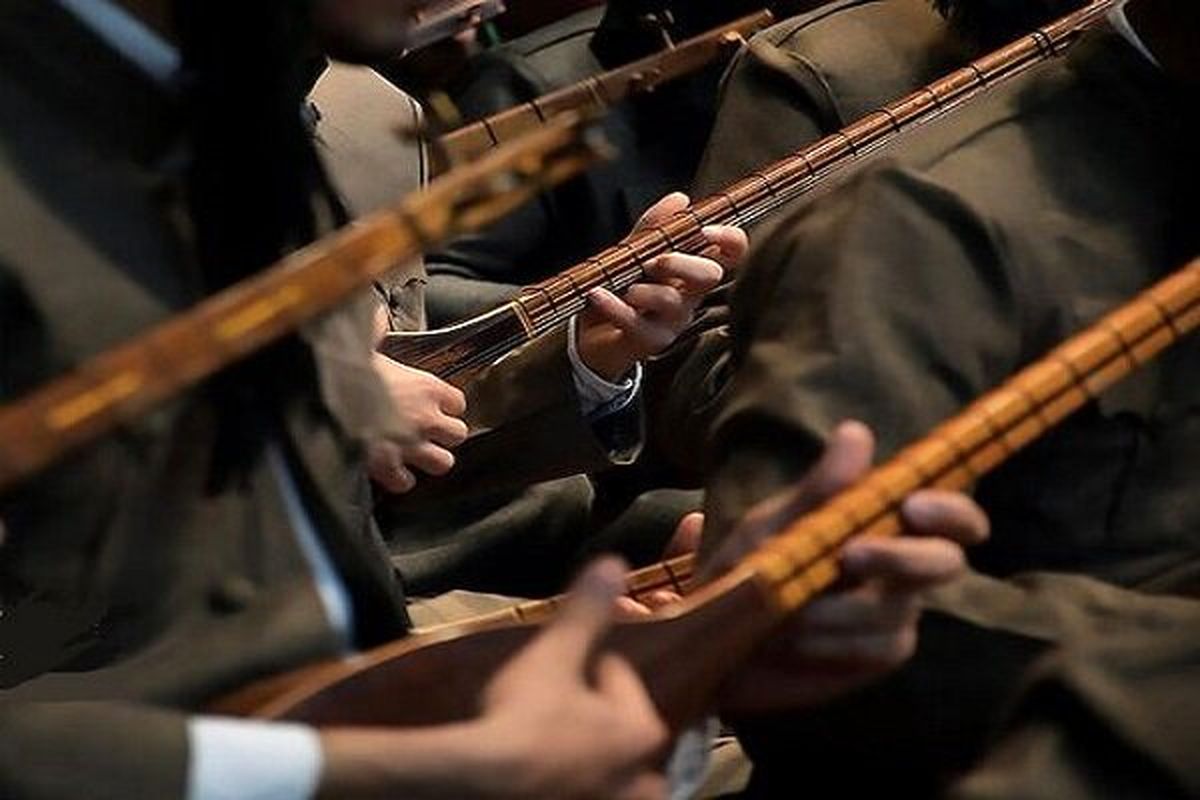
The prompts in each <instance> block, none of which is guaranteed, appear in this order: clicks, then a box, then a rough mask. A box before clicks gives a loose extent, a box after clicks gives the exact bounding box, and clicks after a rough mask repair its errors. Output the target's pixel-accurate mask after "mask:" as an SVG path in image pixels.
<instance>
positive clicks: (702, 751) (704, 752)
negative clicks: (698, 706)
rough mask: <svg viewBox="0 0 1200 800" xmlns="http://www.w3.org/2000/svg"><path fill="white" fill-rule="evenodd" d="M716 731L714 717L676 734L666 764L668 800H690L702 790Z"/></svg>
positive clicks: (719, 725) (716, 722) (718, 726)
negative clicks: (677, 735) (672, 750)
mask: <svg viewBox="0 0 1200 800" xmlns="http://www.w3.org/2000/svg"><path fill="white" fill-rule="evenodd" d="M720 730H721V723H720V722H719V721H718V720H717V718H716V717H709V718H708V719H706V720H704V721H703V722H701V723H698V724H697V725H696V726H695V727H693V728H688V729H687V730H685V731H684V732H683V733H681V734H680V735H679V738H678V739H677V740H676V741H675V750H674V752H672V753H671V758H670V760H669V761H668V762H667V782H668V784H669V786H670V798H671V800H691V798H693V797H695V796H696V795H697V794H698V793H699V792H700V789H701V788H703V786H704V779H705V777H706V774H707V772H708V762H709V761H710V758H709V757H710V755H711V754H712V746H713V740H714V739H716V738H717V734H718V733H719V732H720Z"/></svg>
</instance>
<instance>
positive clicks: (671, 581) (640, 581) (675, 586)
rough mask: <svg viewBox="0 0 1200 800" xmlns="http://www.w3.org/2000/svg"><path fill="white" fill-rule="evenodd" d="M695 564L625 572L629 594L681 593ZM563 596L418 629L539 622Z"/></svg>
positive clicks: (687, 561)
mask: <svg viewBox="0 0 1200 800" xmlns="http://www.w3.org/2000/svg"><path fill="white" fill-rule="evenodd" d="M695 567H696V559H695V557H694V556H691V555H686V556H679V557H678V558H673V559H670V560H668V561H662V562H660V563H658V564H652V565H651V566H648V567H644V568H642V569H639V570H635V571H633V572H631V573H629V575H627V576H626V579H625V581H626V595H627V596H628V597H630V598H632V599H633V600H636V601H638V602H640V603H647V604H650V601H651V599H652V596H653V595H654V594H655V593H657V592H663V591H667V592H674V593H675V594H680V595H682V594H684V593H685V592H686V591H687V589H688V586H689V585H690V583H691V580H692V576H693V572H694V570H695ZM562 600H563V596H562V595H559V596H557V597H549V598H546V599H544V600H530V601H528V602H525V603H521V604H519V605H515V606H511V607H509V608H503V609H500V610H499V611H494V612H492V613H489V614H482V615H480V616H477V617H472V618H471V619H469V620H465V621H462V622H456V623H448V624H446V625H438V626H435V627H431V628H427V629H423V630H421V631H418V632H419V633H428V632H430V631H432V630H440V629H442V628H446V627H456V628H464V627H466V628H470V629H472V630H474V629H476V628H486V627H490V626H492V625H496V624H499V623H507V622H538V621H540V620H543V619H547V618H549V617H551V616H553V615H554V612H555V610H557V609H558V607H559V605H561V604H562Z"/></svg>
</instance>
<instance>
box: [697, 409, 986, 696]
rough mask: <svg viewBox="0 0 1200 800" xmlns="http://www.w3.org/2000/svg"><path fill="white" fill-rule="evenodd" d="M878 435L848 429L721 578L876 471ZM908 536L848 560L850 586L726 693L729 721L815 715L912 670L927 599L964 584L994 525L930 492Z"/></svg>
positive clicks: (740, 538)
mask: <svg viewBox="0 0 1200 800" xmlns="http://www.w3.org/2000/svg"><path fill="white" fill-rule="evenodd" d="M873 453H874V440H873V438H872V435H871V432H870V431H869V430H868V429H867V428H866V427H865V426H863V425H861V424H859V423H853V422H851V423H844V424H842V425H841V426H840V427H839V428H838V429H837V431H836V432H835V433H834V435H833V437H832V439H831V440H830V443H829V446H828V448H827V449H826V451H825V455H824V457H823V458H822V459H821V461H820V462H819V463H818V464H817V465H816V466H815V467H814V468H813V470H812V471H811V472H810V473H809V475H808V476H807V477H806V478H805V480H804V481H803V482H802V483H801V484H800V485H799V486H798V487H796V488H795V489H793V490H790V491H788V492H786V493H784V494H783V495H781V496H779V497H776V498H772V499H770V500H768V501H766V502H765V503H763V504H762V505H760V506H759V507H757V508H755V509H754V510H752V511H751V512H750V514H748V515H747V517H746V519H745V520H744V521H743V522H742V524H741V525H739V527H738V530H737V531H736V532H735V533H734V534H733V535H732V536H731V537H730V540H729V541H728V542H727V543H726V547H724V548H723V549H722V550H721V551H719V552H718V554H717V556H716V558H715V560H714V564H713V565H712V566H713V568H715V569H716V570H718V571H719V570H721V569H724V568H727V567H728V566H730V565H731V564H732V563H734V562H735V561H737V560H738V559H739V558H741V556H743V555H744V554H745V553H747V552H749V551H750V550H752V549H754V547H756V546H757V544H758V543H760V542H762V541H763V540H764V539H766V538H768V537H770V536H773V535H774V534H776V533H778V532H779V530H780V529H781V528H783V527H784V526H785V525H786V524H787V523H788V522H789V521H791V520H793V519H795V518H796V517H797V516H799V515H800V514H803V513H805V512H806V511H808V510H811V509H812V508H814V507H816V506H818V505H820V504H821V503H822V502H824V501H825V500H826V499H828V498H829V497H830V496H831V495H833V494H835V493H836V492H838V491H839V490H841V489H843V488H845V487H846V486H847V485H849V484H850V483H852V482H853V481H855V480H857V479H858V478H859V477H861V476H862V475H863V474H865V473H866V471H867V470H868V469H869V468H870V465H871V460H872V456H873ZM901 510H902V514H903V517H904V521H905V523H906V525H907V533H908V534H910V535H907V536H905V537H902V538H898V539H886V540H885V539H859V540H856V541H853V542H851V543H850V544H848V545H847V546H846V547H845V548H844V549H843V551H842V555H841V567H842V572H843V576H844V577H843V582H842V583H841V584H840V585H839V588H838V589H837V590H836V591H834V592H831V593H829V594H827V595H825V596H823V597H821V598H819V599H818V600H816V601H815V602H813V603H812V604H810V605H809V606H807V607H806V608H805V609H804V610H802V611H801V612H800V613H798V614H797V616H796V618H795V619H794V620H792V621H790V622H789V623H787V625H785V627H784V629H783V630H781V631H780V633H779V634H778V635H777V636H776V637H774V639H772V640H771V641H770V642H768V643H767V644H766V645H764V647H763V648H762V649H761V650H760V651H759V653H758V654H757V655H756V656H755V657H754V658H753V659H752V660H751V662H750V663H749V664H748V665H747V667H746V668H745V669H743V670H742V671H741V673H740V674H739V675H738V676H737V677H736V678H735V679H733V680H731V681H730V683H729V685H728V686H727V687H726V689H727V690H726V693H725V696H724V701H723V707H724V710H725V711H726V712H729V713H733V714H738V715H746V714H754V713H759V712H765V711H772V712H774V711H780V710H786V709H788V708H801V707H805V706H811V705H815V704H818V703H821V702H824V701H827V700H830V699H832V698H833V697H836V696H837V695H839V694H841V693H843V692H846V691H849V690H851V689H854V688H857V687H859V686H861V685H863V684H865V683H868V682H870V681H871V680H874V679H876V678H879V677H881V676H883V675H885V674H886V673H888V672H889V671H891V670H893V669H895V668H896V667H898V666H900V665H901V664H903V663H904V662H905V661H906V660H908V658H909V657H910V656H911V655H912V653H913V651H914V650H915V648H916V642H917V620H918V617H919V615H920V605H919V602H920V594H921V592H923V591H924V590H926V589H928V588H930V587H933V586H936V585H938V584H941V583H944V582H946V581H949V580H951V579H953V578H954V577H956V576H958V575H959V574H960V573H961V571H962V570H963V568H964V565H965V559H964V556H963V551H962V545H965V544H976V543H978V542H981V541H983V540H984V539H985V538H986V537H987V533H988V521H987V517H986V516H985V515H984V513H983V511H982V510H981V509H980V508H979V507H978V506H977V505H976V504H975V503H974V501H972V500H971V499H970V498H968V497H967V496H966V495H963V494H958V493H953V492H944V491H922V492H917V493H914V494H913V495H911V496H910V497H909V498H908V499H907V500H906V501H905V503H904V505H903V507H902V509H901Z"/></svg>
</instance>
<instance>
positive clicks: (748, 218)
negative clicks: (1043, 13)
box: [411, 0, 1121, 378]
mask: <svg viewBox="0 0 1200 800" xmlns="http://www.w3.org/2000/svg"><path fill="white" fill-rule="evenodd" d="M1120 1H1121V0H1097V2H1093V3H1091V4H1089V5H1087V6H1085V7H1084V8H1082V9H1080V10H1078V11H1076V12H1074V13H1072V14H1068V15H1066V16H1065V17H1063V18H1061V19H1059V20H1058V21H1057V22H1053V23H1051V24H1049V25H1047V26H1045V27H1043V28H1040V29H1039V30H1037V31H1035V32H1034V33H1032V34H1030V35H1028V36H1024V37H1022V38H1020V39H1018V40H1017V41H1015V42H1013V43H1012V44H1009V45H1007V46H1006V47H1003V48H1001V49H999V50H997V51H995V52H993V53H991V54H989V55H986V56H984V57H982V58H980V59H978V60H976V61H974V62H972V63H971V64H969V65H967V66H966V67H963V68H962V69H959V70H956V71H954V72H952V73H950V74H949V75H947V76H946V77H944V78H942V79H940V80H938V81H935V82H933V83H931V84H929V85H928V86H925V87H924V88H921V89H919V90H917V91H915V92H913V93H912V94H910V95H908V96H906V97H904V98H902V99H900V100H898V101H896V102H894V103H891V104H890V105H887V106H884V107H883V108H881V109H879V110H878V111H876V112H874V113H871V114H868V115H867V116H865V117H863V118H862V119H860V120H859V121H857V122H855V123H854V124H852V125H850V126H848V127H846V128H843V129H842V130H840V131H838V132H837V133H833V134H831V135H829V136H826V137H825V138H823V139H820V140H819V141H817V142H815V143H813V144H812V145H810V146H808V147H805V148H803V149H801V150H799V151H797V152H796V153H794V154H792V155H790V156H788V157H786V158H783V159H781V160H779V161H777V162H775V163H774V164H771V165H770V166H767V167H763V168H762V169H760V170H758V171H756V172H754V173H752V174H750V175H749V176H747V177H745V178H743V179H742V180H740V181H738V182H737V183H734V184H733V185H731V186H729V187H727V188H725V189H724V190H723V191H719V192H717V193H715V194H713V195H711V196H709V197H707V198H704V199H703V200H700V201H698V202H696V203H694V204H692V205H691V206H690V207H688V208H687V209H685V210H683V211H680V212H679V213H677V214H675V215H674V216H673V217H672V218H671V219H670V220H668V221H666V222H664V223H662V224H658V225H651V226H648V227H647V228H645V229H643V230H640V231H639V232H637V233H634V234H633V235H631V236H629V237H627V238H626V239H624V240H623V241H621V242H619V243H618V244H616V245H614V246H613V247H610V248H608V249H607V250H604V251H603V252H601V253H599V254H598V255H596V256H594V257H592V258H589V259H587V260H586V261H583V262H581V263H579V264H576V265H575V266H573V267H571V268H569V269H567V270H566V271H565V272H562V273H560V274H558V275H557V276H555V277H553V278H550V279H548V280H546V281H543V282H541V283H537V284H534V285H532V286H528V287H525V288H524V289H522V290H521V292H520V294H519V295H518V297H517V298H516V299H515V300H513V301H512V302H511V303H509V304H507V305H506V306H504V307H503V308H504V309H505V313H506V314H511V315H512V316H513V317H515V318H517V319H519V320H520V325H521V329H522V330H520V331H515V330H514V332H512V333H510V334H507V335H503V336H498V335H496V334H495V333H494V332H493V331H491V330H483V331H481V332H480V333H479V334H478V335H477V336H472V337H470V338H468V339H467V340H461V339H456V340H455V345H456V346H459V347H463V348H466V347H467V346H468V345H469V346H470V349H469V352H468V351H467V350H465V349H464V352H463V355H461V356H460V357H456V358H455V359H453V360H452V362H451V361H449V360H447V359H444V358H438V357H436V355H429V356H428V357H425V356H424V355H419V354H412V355H413V363H412V364H411V365H412V366H416V367H420V368H422V369H428V370H431V371H434V372H435V374H437V375H439V376H440V377H443V378H453V377H454V376H455V375H457V374H460V373H465V372H469V371H470V370H473V369H477V368H480V367H483V366H486V365H487V364H490V363H492V362H493V361H495V360H496V359H498V358H500V357H502V356H504V355H505V354H507V353H509V352H511V351H512V350H514V349H516V348H517V347H520V346H521V345H523V344H525V343H526V342H528V341H529V340H531V339H534V338H536V337H538V336H541V335H543V334H546V333H549V332H551V331H554V330H557V329H559V328H561V327H562V326H564V325H566V323H567V321H568V320H570V318H571V317H573V316H574V315H576V314H578V313H579V312H580V311H582V310H583V309H584V308H585V307H586V305H587V294H588V292H590V291H591V290H592V289H596V288H600V287H603V288H607V289H609V290H610V291H613V292H616V293H618V294H619V293H621V292H623V291H624V290H625V289H628V288H629V287H630V286H632V285H633V284H635V283H637V282H638V281H640V280H642V279H643V278H644V277H645V267H646V265H647V264H649V263H650V262H651V261H652V260H653V259H655V258H656V257H658V256H661V255H663V254H665V253H668V252H672V251H676V252H683V253H698V252H701V251H703V250H704V249H705V248H706V247H707V244H708V243H707V240H706V239H705V238H704V236H703V235H702V233H701V230H702V229H703V228H704V227H705V226H707V225H737V226H743V227H744V226H748V225H752V224H753V223H755V222H757V221H758V220H760V219H762V218H764V217H766V216H767V215H769V214H771V213H772V212H774V211H776V210H778V209H779V208H780V207H782V206H784V205H786V204H788V203H790V202H793V201H795V200H796V199H797V198H799V197H801V196H803V195H804V194H805V193H807V192H809V191H811V190H812V189H814V188H816V187H817V186H819V185H821V184H822V183H823V182H825V181H826V180H828V179H829V178H830V177H832V176H834V175H835V174H838V173H840V172H841V171H843V170H845V169H846V168H847V167H849V166H851V165H852V164H855V163H857V162H859V161H860V160H861V159H863V158H865V157H867V156H868V155H871V154H873V153H875V152H877V151H879V150H880V149H882V148H884V147H886V146H888V145H889V144H891V143H892V142H894V141H895V140H896V139H897V138H898V137H899V136H900V135H902V134H904V133H907V132H908V131H911V130H913V129H915V128H917V127H920V126H922V125H925V124H928V123H930V122H932V121H934V120H936V119H939V118H940V117H942V116H944V115H945V114H947V113H949V112H950V111H952V110H953V109H955V108H957V107H959V106H961V105H962V104H964V103H966V102H968V101H970V100H971V99H973V98H975V97H977V96H979V95H981V94H983V93H984V92H985V91H987V90H989V89H992V88H995V87H996V86H999V85H1000V84H1001V83H1004V82H1006V81H1009V80H1011V79H1013V78H1015V77H1017V76H1018V75H1021V74H1024V73H1025V72H1027V71H1029V70H1030V69H1032V68H1034V67H1036V66H1038V65H1039V64H1042V63H1044V62H1045V61H1048V60H1049V59H1051V58H1053V57H1055V56H1057V55H1060V54H1061V53H1063V52H1064V51H1065V50H1066V49H1067V48H1068V47H1069V46H1070V45H1071V44H1073V43H1074V42H1075V41H1077V40H1078V39H1079V37H1080V36H1081V35H1082V34H1083V33H1084V32H1085V31H1087V30H1088V29H1089V28H1091V27H1092V26H1093V25H1095V24H1097V23H1098V22H1100V21H1102V20H1104V19H1105V16H1106V14H1107V13H1108V12H1109V11H1111V10H1112V9H1113V8H1114V7H1115V6H1116V5H1117V4H1118V3H1119V2H1120ZM492 313H496V312H492ZM470 323H471V321H468V322H465V323H461V324H462V325H470ZM514 327H515V326H514ZM447 330H449V329H447ZM431 333H432V334H437V333H438V332H436V331H435V332H431ZM419 336H420V335H416V337H417V338H419ZM426 336H427V338H428V343H429V346H430V347H431V348H436V347H437V340H436V339H435V338H434V337H433V336H431V335H429V334H427V335H426Z"/></svg>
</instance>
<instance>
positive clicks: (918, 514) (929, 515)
mask: <svg viewBox="0 0 1200 800" xmlns="http://www.w3.org/2000/svg"><path fill="white" fill-rule="evenodd" d="M900 511H901V513H902V514H903V516H904V520H905V521H906V522H907V523H908V524H909V525H912V526H913V527H916V528H923V527H926V526H928V525H930V524H932V523H933V522H934V516H935V514H934V511H933V509H932V508H931V507H930V505H929V502H928V501H927V500H925V498H923V497H921V496H920V495H916V494H913V495H909V496H908V497H907V498H905V500H904V503H903V505H901V506H900Z"/></svg>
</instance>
